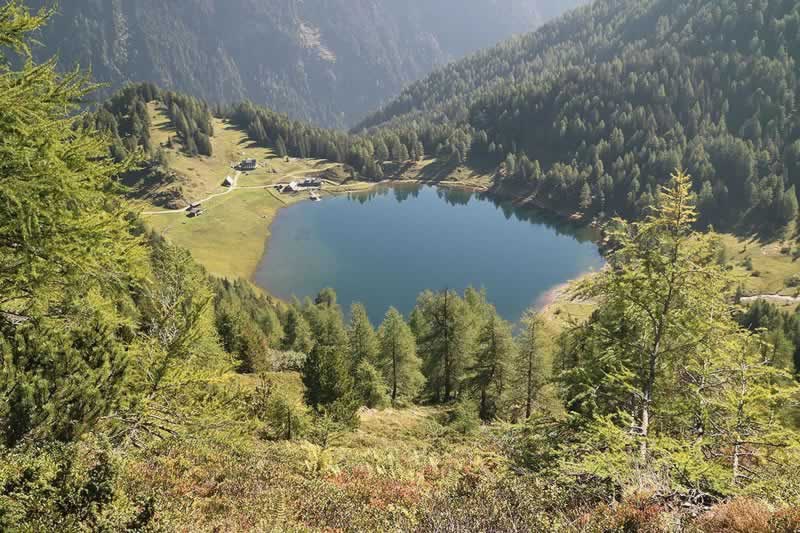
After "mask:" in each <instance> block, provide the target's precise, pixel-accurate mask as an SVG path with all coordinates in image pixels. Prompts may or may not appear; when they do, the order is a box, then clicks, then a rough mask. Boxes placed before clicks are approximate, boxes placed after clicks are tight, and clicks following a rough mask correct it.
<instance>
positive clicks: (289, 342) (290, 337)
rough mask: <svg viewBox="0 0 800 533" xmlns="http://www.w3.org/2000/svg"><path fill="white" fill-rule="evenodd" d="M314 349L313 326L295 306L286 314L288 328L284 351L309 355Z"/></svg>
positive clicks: (284, 340)
mask: <svg viewBox="0 0 800 533" xmlns="http://www.w3.org/2000/svg"><path fill="white" fill-rule="evenodd" d="M313 347H314V339H313V336H312V332H311V326H310V325H309V324H308V321H307V320H306V319H305V317H304V316H303V315H302V313H300V312H299V311H298V310H297V309H296V308H295V307H294V306H291V307H290V308H289V310H288V311H287V313H286V327H285V332H284V337H283V349H284V350H287V351H293V352H299V353H304V354H308V353H310V352H311V349H312V348H313Z"/></svg>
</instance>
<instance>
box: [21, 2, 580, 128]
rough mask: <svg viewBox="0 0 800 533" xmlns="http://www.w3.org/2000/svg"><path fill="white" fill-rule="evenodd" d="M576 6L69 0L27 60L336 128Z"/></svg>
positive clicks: (36, 3)
mask: <svg viewBox="0 0 800 533" xmlns="http://www.w3.org/2000/svg"><path fill="white" fill-rule="evenodd" d="M582 1H584V0H570V1H568V2H556V1H554V0H445V1H437V2H428V1H425V0H411V1H409V2H402V3H398V2H393V1H390V0H313V1H305V2H300V1H297V0H224V1H223V0H178V1H172V2H161V1H158V0H111V1H108V2H96V1H93V0H71V1H70V2H62V3H61V5H60V8H59V14H58V15H57V16H56V17H55V18H54V19H53V20H52V21H51V23H50V24H49V25H48V26H47V28H45V29H44V30H43V33H42V35H41V36H40V40H41V41H42V42H43V43H44V45H45V46H44V47H43V48H40V49H39V50H38V55H39V56H40V57H47V56H49V55H52V54H55V53H57V54H59V56H60V63H61V64H62V65H73V64H75V63H80V64H81V65H82V66H84V67H87V66H91V67H92V69H93V73H94V76H95V78H96V79H97V80H98V81H103V82H111V83H112V84H113V85H114V86H119V85H121V84H123V83H125V82H127V81H152V82H156V83H158V84H159V85H161V86H163V87H167V88H173V89H178V90H182V91H186V92H190V93H192V94H194V95H196V96H201V97H204V98H206V99H208V100H210V101H227V102H230V101H240V100H243V99H251V100H253V101H254V102H256V103H260V104H264V105H268V106H269V107H272V108H274V109H277V110H280V111H284V112H287V113H289V114H290V115H292V116H293V117H295V118H303V119H309V120H313V121H315V122H317V123H320V124H323V125H326V126H342V125H345V124H352V123H353V122H354V121H355V120H356V119H357V118H360V117H361V116H363V114H364V113H365V112H367V111H368V110H370V109H374V108H376V107H377V106H378V105H379V104H380V103H381V102H382V101H383V100H385V99H386V98H389V97H391V96H393V95H395V94H397V93H398V92H399V91H400V89H401V88H402V87H403V86H404V85H406V84H407V83H409V82H412V81H414V80H416V79H419V78H420V77H421V76H423V75H425V74H426V73H428V72H430V71H431V70H432V69H433V68H434V67H436V66H438V65H442V64H443V63H445V62H447V61H450V60H453V59H456V58H459V57H463V56H464V55H466V54H468V53H471V52H473V51H475V50H478V49H479V48H482V47H486V46H490V45H492V44H494V43H496V42H498V41H500V40H502V39H504V38H506V37H508V36H510V35H511V34H513V33H519V32H524V31H528V30H530V29H532V28H534V27H535V26H537V25H539V24H540V23H541V22H543V21H544V20H545V19H546V18H547V17H551V16H554V15H557V14H559V13H560V12H561V11H562V10H564V9H567V8H569V7H572V6H574V5H576V4H578V3H579V2H582ZM29 4H30V5H31V6H34V7H39V6H41V5H50V4H51V2H50V0H31V1H30V2H29Z"/></svg>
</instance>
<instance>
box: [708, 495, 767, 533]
mask: <svg viewBox="0 0 800 533" xmlns="http://www.w3.org/2000/svg"><path fill="white" fill-rule="evenodd" d="M771 517H772V511H771V509H770V508H769V506H768V505H767V504H766V503H764V502H762V501H760V500H756V499H753V498H736V499H734V500H731V501H730V502H727V503H723V504H720V505H717V506H716V507H714V508H713V509H711V511H709V512H708V513H706V514H705V515H703V516H702V517H700V519H699V520H698V523H697V526H698V528H699V529H700V531H703V532H704V533H723V532H725V533H728V532H730V533H761V532H763V533H767V532H768V531H770V519H771Z"/></svg>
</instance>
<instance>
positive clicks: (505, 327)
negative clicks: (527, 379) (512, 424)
mask: <svg viewBox="0 0 800 533" xmlns="http://www.w3.org/2000/svg"><path fill="white" fill-rule="evenodd" d="M515 356H516V346H515V344H514V337H513V335H512V333H511V325H510V324H509V323H508V322H506V321H505V320H503V319H501V318H500V317H499V316H498V315H497V311H496V310H495V309H494V307H491V309H490V310H489V312H488V319H487V320H486V321H485V323H484V325H483V327H482V328H481V331H480V333H479V335H478V339H477V350H476V356H475V366H474V367H473V368H472V372H473V376H472V379H471V381H472V383H473V386H474V387H475V388H476V389H477V391H478V395H479V410H480V417H481V418H482V419H483V420H491V419H492V418H494V417H495V416H496V415H497V412H498V410H499V408H500V406H501V403H502V402H503V400H504V394H505V393H506V392H507V387H508V382H509V378H510V373H511V362H512V361H513V360H514V359H515Z"/></svg>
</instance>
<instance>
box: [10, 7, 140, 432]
mask: <svg viewBox="0 0 800 533" xmlns="http://www.w3.org/2000/svg"><path fill="white" fill-rule="evenodd" d="M47 16H48V13H45V12H42V13H40V14H38V15H30V14H29V13H28V11H27V10H26V9H24V8H23V7H21V5H20V4H19V3H18V2H16V1H12V2H8V3H6V4H5V5H4V6H2V7H0V332H1V336H0V351H1V352H2V356H3V367H2V372H1V373H0V427H2V428H3V429H2V431H3V432H4V434H3V437H4V440H5V441H6V443H7V444H12V445H13V444H15V443H16V442H18V441H19V440H20V439H22V438H24V437H26V436H29V437H36V438H48V437H53V438H56V439H60V440H71V439H74V438H77V437H78V436H79V435H80V434H81V433H82V432H84V431H86V430H87V429H90V428H91V427H92V426H93V424H94V423H95V422H96V421H97V420H98V419H99V418H100V417H101V416H103V415H104V414H106V413H108V412H109V411H110V410H112V409H113V408H114V405H115V402H116V401H117V400H118V396H119V389H120V387H121V384H122V379H123V376H124V371H125V367H126V353H125V352H126V350H125V344H126V342H125V339H126V337H130V335H131V329H132V319H133V317H132V315H131V308H132V305H131V304H132V302H131V299H130V292H131V289H132V286H133V285H134V284H136V283H139V282H141V280H142V276H143V264H144V263H143V247H142V245H141V241H140V240H139V239H137V238H136V237H135V236H134V227H133V224H132V217H130V216H129V215H128V214H127V213H126V206H125V205H124V203H123V202H122V201H121V200H120V199H119V197H115V196H114V195H112V194H109V190H110V188H111V187H112V182H111V178H112V176H115V175H117V174H118V173H120V172H121V171H122V170H124V169H125V168H126V165H125V164H118V163H116V162H114V161H113V160H111V159H110V157H109V150H108V144H107V142H106V140H105V139H103V138H102V137H101V136H100V135H98V134H97V133H96V132H95V131H93V130H90V129H86V128H82V127H73V125H74V124H76V122H80V118H81V117H80V115H77V114H76V113H77V111H78V105H79V103H80V102H81V100H82V99H83V98H84V97H85V96H86V95H87V93H88V92H89V91H90V90H91V89H92V86H91V85H89V84H88V81H87V79H86V78H85V77H84V76H83V75H82V74H81V73H79V72H72V73H68V74H65V75H61V74H58V73H57V72H56V65H55V62H54V61H48V62H46V63H44V64H41V65H35V64H32V63H30V62H27V63H26V64H25V66H24V67H22V69H21V70H19V71H15V70H12V69H11V68H10V66H9V60H8V59H9V58H8V57H7V56H5V55H4V54H5V52H6V51H7V50H11V51H13V52H16V53H19V54H22V55H23V56H24V57H25V58H28V59H29V49H28V45H27V43H26V41H25V39H26V36H27V34H29V33H30V32H32V31H33V30H35V29H36V28H38V27H39V26H41V25H42V24H43V23H44V21H45V20H46V18H47Z"/></svg>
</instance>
